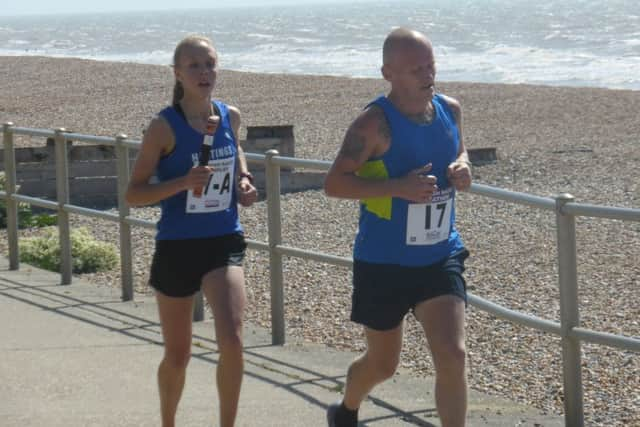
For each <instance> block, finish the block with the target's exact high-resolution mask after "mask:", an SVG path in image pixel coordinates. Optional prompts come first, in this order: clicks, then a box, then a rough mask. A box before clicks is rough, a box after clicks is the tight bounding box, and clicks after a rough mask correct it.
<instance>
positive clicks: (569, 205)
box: [0, 123, 640, 426]
mask: <svg viewBox="0 0 640 427" xmlns="http://www.w3.org/2000/svg"><path fill="white" fill-rule="evenodd" d="M14 134H19V135H29V136H38V137H47V138H54V140H55V144H56V178H57V180H62V182H58V184H57V185H58V200H57V201H55V202H54V201H51V200H45V199H40V198H35V197H30V196H24V195H19V194H16V172H15V153H14V146H13V135H14ZM71 140H73V141H81V142H93V143H100V144H105V145H111V146H115V147H116V155H117V161H118V164H119V167H118V183H119V185H118V193H119V194H118V200H119V209H118V210H119V213H118V214H113V213H107V212H102V211H98V210H94V209H88V208H85V207H82V206H76V205H73V204H70V203H69V201H68V188H66V184H67V183H68V182H67V181H68V173H67V170H66V168H67V165H66V154H65V153H66V150H65V149H64V148H65V146H66V144H65V143H66V142H67V141H71ZM3 144H4V147H5V156H4V159H5V160H4V161H5V173H6V175H7V176H6V182H7V184H6V187H7V188H6V189H5V191H0V197H2V198H4V199H5V201H6V205H7V237H8V241H9V266H10V269H12V270H16V269H18V268H19V261H18V227H17V207H18V202H24V203H29V204H32V205H35V206H39V207H43V208H46V209H52V210H57V211H58V223H59V229H60V238H61V245H62V246H68V239H69V236H68V233H69V226H68V214H69V213H76V214H80V215H88V216H93V217H97V218H101V219H105V220H109V221H115V222H119V225H120V237H121V247H122V246H123V245H124V246H125V248H126V246H128V245H129V246H130V240H131V230H130V226H138V227H144V228H155V223H154V222H152V221H149V220H144V219H140V218H135V217H133V216H131V215H129V211H128V207H126V205H125V204H124V199H123V192H124V188H125V185H124V184H125V183H126V180H127V179H128V164H129V162H128V149H130V148H138V147H139V145H140V141H139V140H132V139H127V137H126V135H118V136H116V137H113V138H111V137H99V136H94V135H83V134H78V133H68V132H66V131H65V130H64V129H57V130H55V131H52V130H47V129H31V128H23V127H16V126H13V124H12V123H5V124H4V125H3ZM246 158H247V160H248V161H249V162H251V163H264V165H265V170H266V186H267V213H268V234H269V239H268V242H260V241H255V240H250V239H248V240H247V243H248V247H249V248H251V249H256V250H262V251H267V252H269V264H270V276H269V277H270V283H271V321H272V342H273V343H274V344H283V343H284V341H285V322H284V286H283V282H284V278H283V267H282V257H283V256H284V255H286V256H293V257H299V258H304V259H309V260H314V261H317V262H324V263H328V264H332V265H337V266H343V267H351V266H352V265H353V260H352V258H347V257H340V256H336V255H331V254H326V253H322V252H315V251H310V250H305V249H301V248H296V247H291V246H287V245H282V244H281V243H282V236H281V216H280V214H281V212H280V190H281V189H280V168H281V167H282V166H285V167H294V168H295V167H297V168H306V169H312V170H318V171H326V170H328V169H329V168H330V166H331V162H328V161H320V160H310V159H297V158H290V157H282V156H279V155H278V152H277V151H276V150H270V151H268V152H267V153H266V154H264V155H263V154H256V153H246ZM469 192H470V193H473V194H476V195H480V196H483V197H489V198H493V199H498V200H503V201H506V202H509V203H515V204H520V205H526V206H530V207H534V208H536V209H542V210H547V211H554V212H555V214H556V230H557V245H558V275H559V287H560V315H561V316H560V317H561V321H560V323H557V322H552V321H549V320H547V319H542V318H539V317H536V316H532V315H528V314H524V313H521V312H518V311H515V310H511V309H509V308H506V307H503V306H501V305H499V304H496V303H494V302H491V301H488V300H485V299H483V298H480V297H478V296H476V295H473V294H472V293H469V294H468V300H469V303H470V304H471V305H472V306H474V307H476V308H478V309H480V310H483V311H486V312H488V313H491V314H493V315H495V316H497V317H499V318H502V319H506V320H509V321H512V322H515V323H519V324H521V325H524V326H527V327H530V328H534V329H537V330H541V331H544V332H547V333H550V334H554V335H558V336H560V337H561V341H562V350H563V381H564V396H565V424H566V425H567V426H580V425H582V424H583V421H584V420H583V408H582V379H581V378H582V374H581V370H580V366H581V361H580V343H581V342H582V341H585V342H591V343H594V344H600V345H606V346H610V347H616V348H620V349H625V350H631V351H636V352H640V339H636V338H630V337H625V336H622V335H615V334H610V333H605V332H598V331H593V330H589V329H585V328H581V327H580V324H579V310H578V299H577V265H576V264H577V262H576V244H575V217H577V216H583V217H598V218H609V219H616V220H622V221H640V209H631V208H619V207H608V206H596V205H591V204H581V203H576V202H575V201H574V199H573V197H572V196H571V195H568V194H559V195H558V196H556V197H555V198H548V197H540V196H535V195H531V194H526V193H519V192H515V191H510V190H505V189H502V188H496V187H491V186H488V185H483V184H477V183H474V184H472V185H471V188H470V189H469ZM65 234H66V235H65ZM65 242H66V243H65ZM62 249H63V250H62V251H61V252H62V256H61V257H62V260H61V261H62V271H61V274H62V283H63V284H66V283H70V280H71V276H70V265H71V256H70V250H69V248H68V247H67V248H66V249H65V248H62ZM127 251H128V252H129V253H130V248H129V249H127ZM131 262H132V260H131V256H128V257H127V256H123V255H122V252H121V268H122V270H123V274H122V288H123V294H122V295H123V300H128V299H132V298H133V291H132V281H133V278H132V275H131ZM196 306H197V307H198V310H199V313H198V312H196V313H194V318H195V319H202V318H203V317H204V316H203V313H202V310H203V305H202V304H201V301H200V304H197V305H196Z"/></svg>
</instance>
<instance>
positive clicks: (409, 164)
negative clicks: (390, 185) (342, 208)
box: [353, 95, 464, 266]
mask: <svg viewBox="0 0 640 427" xmlns="http://www.w3.org/2000/svg"><path fill="white" fill-rule="evenodd" d="M372 105H376V106H378V107H379V108H381V109H382V110H383V111H384V114H385V116H386V119H387V122H388V124H389V127H390V129H391V144H390V147H389V149H388V150H387V151H386V152H385V153H384V154H383V155H382V156H381V157H380V158H376V159H371V160H369V161H367V163H365V164H364V165H363V166H362V167H361V168H360V169H359V171H358V172H357V175H358V176H361V177H365V178H366V177H370V178H377V179H381V178H382V179H384V178H399V177H402V176H405V175H406V174H407V173H409V172H410V171H412V170H414V169H418V168H420V167H422V166H425V165H427V164H428V163H431V164H432V169H431V171H430V172H428V174H429V175H434V176H435V177H436V178H437V184H436V185H437V186H438V191H437V193H436V194H434V197H433V199H432V201H431V202H430V203H428V204H412V203H409V201H407V200H405V199H401V198H397V197H393V198H392V197H375V198H368V199H364V200H361V203H360V221H359V227H358V234H357V236H356V240H355V244H354V252H353V257H354V259H356V260H360V261H365V262H370V263H377V264H396V265H405V266H426V265H430V264H433V263H436V262H438V261H440V260H442V259H444V258H446V257H448V256H450V255H452V254H455V253H456V252H459V251H461V250H462V249H463V248H464V246H463V244H462V241H461V240H460V237H459V235H458V232H457V231H456V229H455V206H454V204H455V203H454V202H455V190H454V188H453V187H452V186H451V185H450V183H449V180H448V179H447V167H448V166H449V164H451V163H452V162H453V161H455V160H456V158H457V154H458V149H459V146H460V140H459V132H458V127H457V125H456V121H455V118H454V116H453V113H452V111H451V109H450V108H449V106H448V105H447V103H446V101H445V100H444V99H443V98H442V97H441V96H440V95H436V96H434V97H433V106H434V108H435V116H434V119H433V121H432V122H431V123H430V124H423V125H421V124H416V123H414V122H412V121H410V120H409V119H408V118H407V117H406V116H405V115H403V114H402V113H401V112H400V111H398V110H397V109H396V108H395V107H394V106H393V104H392V103H391V102H390V101H389V100H388V99H387V98H386V97H385V96H381V97H379V98H378V99H376V100H375V101H373V102H372V103H371V104H370V105H369V106H372Z"/></svg>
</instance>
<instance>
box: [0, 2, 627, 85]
mask: <svg viewBox="0 0 640 427" xmlns="http://www.w3.org/2000/svg"><path fill="white" fill-rule="evenodd" d="M212 3H213V2H212ZM400 26H405V27H409V28H413V29H416V30H419V31H421V32H423V33H425V34H426V35H427V36H428V37H429V38H430V39H431V40H432V42H433V44H434V49H435V55H436V61H437V66H438V77H437V78H438V79H439V80H441V81H466V82H486V83H528V84H542V85H560V86H590V87H605V88H616V89H633V90H640V1H639V0H536V1H531V0H526V1H524V0H420V1H418V0H406V1H405V0H396V1H366V2H364V1H349V0H345V1H343V2H340V3H331V4H326V3H325V4H322V3H318V4H306V3H305V4H302V3H300V4H298V5H288V6H277V7H276V6H267V5H266V4H265V5H260V6H252V7H240V6H233V2H228V5H226V6H225V5H218V6H216V7H215V8H212V9H198V10H193V9H191V10H169V11H167V10H165V11H144V12H111V13H95V14H87V13H83V14H67V15H60V14H56V15H23V16H0V55H5V56H7V55H39V56H42V55H44V56H51V57H78V58H89V59H94V60H101V61H126V62H137V63H147V64H161V65H169V64H170V63H171V60H172V52H173V49H174V47H175V45H176V43H177V42H178V41H179V40H180V39H182V38H183V37H185V36H186V35H188V34H193V33H197V34H204V35H206V36H209V37H210V38H211V39H212V40H213V41H214V43H215V45H216V47H217V49H218V52H219V55H220V63H221V67H222V68H226V69H233V70H242V71H253V72H261V73H287V74H311V75H335V76H349V77H380V65H381V47H382V43H383V41H384V38H385V36H386V34H388V32H389V31H391V30H392V29H393V28H396V27H400Z"/></svg>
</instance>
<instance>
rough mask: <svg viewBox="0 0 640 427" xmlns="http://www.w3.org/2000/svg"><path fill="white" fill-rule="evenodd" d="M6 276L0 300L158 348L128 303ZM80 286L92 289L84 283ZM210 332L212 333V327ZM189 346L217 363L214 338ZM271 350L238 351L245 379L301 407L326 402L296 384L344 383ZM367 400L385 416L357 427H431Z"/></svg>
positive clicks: (197, 338) (0, 271)
mask: <svg viewBox="0 0 640 427" xmlns="http://www.w3.org/2000/svg"><path fill="white" fill-rule="evenodd" d="M12 273H13V272H11V271H9V270H8V268H6V267H5V266H3V267H2V268H0V297H4V298H10V299H12V300H14V301H19V302H21V303H24V304H27V305H30V306H32V307H36V308H38V309H41V310H43V311H46V312H48V313H51V314H55V315H57V316H64V317H66V318H69V319H72V320H74V321H77V322H82V323H84V324H87V325H90V326H92V327H95V328H99V329H103V330H106V331H109V332H113V333H117V334H121V335H123V336H126V337H128V338H132V339H135V340H136V341H138V342H140V343H141V344H145V345H146V344H150V345H154V346H158V347H162V333H161V329H160V324H159V323H158V322H157V321H156V320H155V318H152V317H153V316H152V315H151V314H150V313H145V311H149V310H139V309H136V308H135V307H134V304H135V303H133V302H122V301H121V300H120V299H119V298H118V297H117V296H116V295H114V294H112V293H111V292H109V291H104V292H103V294H101V293H99V292H98V291H96V294H93V293H92V292H91V291H89V292H88V294H89V296H86V297H85V296H74V289H76V288H77V286H78V285H72V286H73V287H70V286H65V287H61V286H59V284H58V283H57V279H58V275H57V274H56V273H51V275H52V278H51V280H39V281H38V283H35V284H34V283H27V282H26V281H24V280H16V279H12V278H10V277H7V276H11V275H13V274H12ZM43 274H47V273H43ZM80 286H83V287H86V286H93V285H90V284H86V283H85V284H82V285H80ZM84 292H86V291H83V293H84ZM0 302H1V299H0ZM211 330H212V332H213V328H211ZM193 343H194V345H193V349H192V359H195V360H199V361H201V362H204V363H208V364H211V365H217V364H218V356H217V355H218V351H217V343H216V341H215V339H212V338H210V337H207V336H203V335H201V334H198V333H194V335H193ZM273 347H274V346H273V345H272V344H253V345H248V346H246V347H245V348H244V355H245V376H248V377H251V378H253V379H255V380H258V381H261V382H264V383H266V384H269V385H271V386H273V387H277V388H279V389H282V390H286V391H287V392H288V393H290V394H291V395H292V396H295V398H297V399H302V400H304V401H305V402H306V403H307V404H311V405H315V406H317V407H319V408H323V409H324V408H326V407H327V405H328V404H329V403H331V402H325V401H323V400H321V399H319V398H318V397H316V396H314V393H313V392H309V391H304V390H302V389H301V386H305V389H306V390H309V386H312V387H315V389H316V390H318V391H319V392H320V391H321V390H322V391H324V392H326V391H336V390H338V389H341V388H342V386H343V385H344V382H343V380H344V377H343V376H338V377H336V376H332V375H329V374H326V373H323V372H320V371H318V370H313V369H309V368H307V367H304V366H301V364H295V363H289V362H286V361H283V360H279V359H277V358H275V357H271V356H268V355H265V354H261V353H260V352H259V350H260V349H267V348H273ZM88 348H90V346H89V347H88ZM265 370H266V371H268V372H271V373H273V374H277V376H278V377H280V378H282V380H279V379H276V378H275V377H276V375H272V376H269V375H267V374H265V373H263V372H264V371H265ZM313 389H314V388H312V389H311V390H313ZM369 400H370V402H371V403H372V404H374V405H376V406H378V407H380V408H384V409H385V410H386V411H388V414H387V415H384V416H378V417H375V418H370V419H364V420H362V421H361V422H360V424H359V425H361V426H367V425H369V424H368V423H371V422H380V421H381V420H390V419H400V420H403V421H404V422H405V423H407V424H410V425H417V426H424V427H433V424H431V423H429V422H427V421H425V420H423V419H421V418H420V416H419V414H421V413H424V414H432V413H434V411H435V409H434V408H424V409H420V410H416V411H404V410H402V409H401V408H399V407H397V406H395V405H393V404H391V403H389V402H387V401H385V400H384V399H380V398H377V397H375V396H371V397H370V398H369Z"/></svg>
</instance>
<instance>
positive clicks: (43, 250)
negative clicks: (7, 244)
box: [20, 227, 118, 274]
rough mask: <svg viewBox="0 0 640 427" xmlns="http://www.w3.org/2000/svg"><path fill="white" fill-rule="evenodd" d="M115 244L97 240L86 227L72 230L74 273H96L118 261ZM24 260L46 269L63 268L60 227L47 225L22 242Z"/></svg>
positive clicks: (22, 258) (21, 253)
mask: <svg viewBox="0 0 640 427" xmlns="http://www.w3.org/2000/svg"><path fill="white" fill-rule="evenodd" d="M117 252H118V251H117V249H116V247H115V246H114V245H113V244H111V243H105V242H100V241H98V240H96V239H95V238H94V237H93V236H92V235H91V233H90V232H89V230H87V229H86V228H77V229H73V230H71V256H72V258H73V272H74V273H76V274H80V273H95V272H96V271H105V270H111V269H112V268H114V267H115V266H116V265H117V264H118V253H117ZM20 261H22V262H26V263H27V264H31V265H35V266H36V267H40V268H43V269H45V270H51V271H60V243H59V241H58V229H57V228H56V227H44V228H43V229H42V234H41V235H40V236H38V237H31V238H25V239H22V240H21V241H20Z"/></svg>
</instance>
